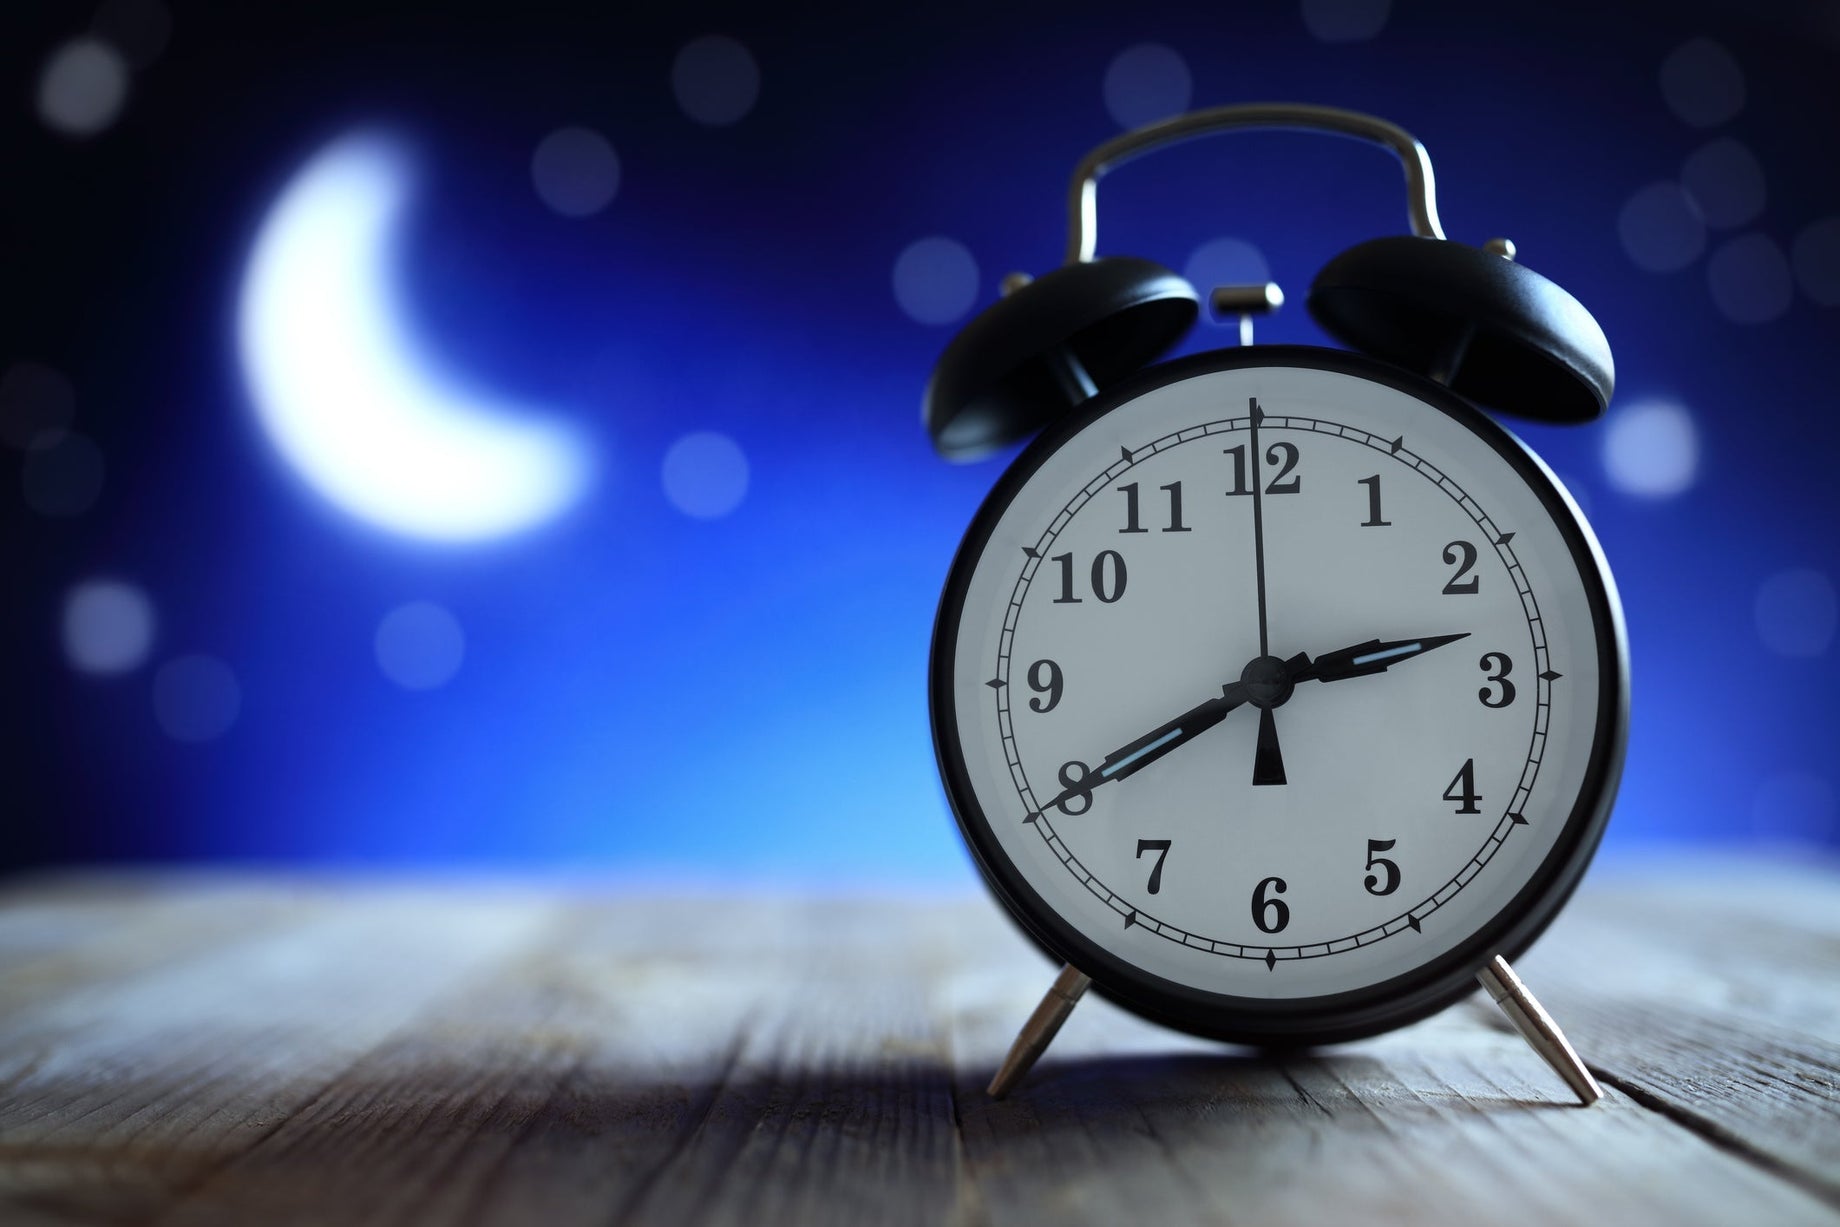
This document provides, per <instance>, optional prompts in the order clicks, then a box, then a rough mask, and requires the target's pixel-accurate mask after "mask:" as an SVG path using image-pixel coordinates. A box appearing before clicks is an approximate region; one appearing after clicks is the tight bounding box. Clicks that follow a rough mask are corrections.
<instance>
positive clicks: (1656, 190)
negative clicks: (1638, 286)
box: [1616, 182, 1706, 273]
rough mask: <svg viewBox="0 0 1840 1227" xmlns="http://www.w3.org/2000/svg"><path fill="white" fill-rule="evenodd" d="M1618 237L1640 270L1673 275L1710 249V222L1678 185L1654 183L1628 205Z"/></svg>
mask: <svg viewBox="0 0 1840 1227" xmlns="http://www.w3.org/2000/svg"><path fill="white" fill-rule="evenodd" d="M1616 233H1617V237H1618V238H1619V239H1621V240H1622V242H1623V250H1624V251H1625V252H1627V253H1628V254H1629V258H1630V259H1631V260H1633V261H1635V265H1636V267H1637V268H1639V269H1642V270H1644V271H1646V272H1650V273H1671V272H1675V271H1677V270H1679V269H1683V268H1685V267H1686V266H1687V265H1689V264H1691V263H1693V261H1695V260H1697V259H1698V258H1699V254H1700V253H1701V252H1702V251H1704V250H1706V222H1705V220H1704V219H1703V218H1701V217H1700V215H1699V209H1698V207H1697V206H1695V205H1694V203H1693V199H1692V197H1690V196H1688V195H1687V193H1686V190H1685V189H1684V188H1682V187H1681V186H1680V185H1679V184H1678V183H1665V182H1664V183H1651V184H1649V185H1648V186H1647V187H1645V188H1643V189H1642V190H1641V191H1639V192H1637V193H1636V194H1635V195H1633V196H1631V197H1630V198H1629V199H1628V200H1627V201H1625V202H1624V204H1623V208H1622V211H1621V212H1620V213H1618V214H1617V217H1616Z"/></svg>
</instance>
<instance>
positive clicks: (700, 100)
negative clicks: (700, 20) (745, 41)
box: [671, 34, 760, 128]
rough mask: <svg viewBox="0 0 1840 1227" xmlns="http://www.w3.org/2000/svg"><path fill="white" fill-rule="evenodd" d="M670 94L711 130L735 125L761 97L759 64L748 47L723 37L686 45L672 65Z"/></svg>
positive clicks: (698, 39)
mask: <svg viewBox="0 0 1840 1227" xmlns="http://www.w3.org/2000/svg"><path fill="white" fill-rule="evenodd" d="M671 92H672V93H674V94H676V95H677V105H678V106H680V107H682V108H683V109H684V114H685V115H688V116H689V117H690V118H691V119H694V120H695V121H696V122H697V123H699V124H707V125H709V126H710V127H712V128H720V127H724V126H726V125H728V124H732V123H735V122H736V121H738V120H740V119H741V118H742V117H744V116H745V115H746V114H747V113H748V112H749V111H751V110H753V109H754V103H755V102H756V101H758V100H759V98H760V65H759V64H757V63H755V61H754V56H753V53H751V52H750V51H749V50H748V49H747V48H746V47H744V46H742V45H741V44H740V43H738V42H736V41H735V40H734V39H732V38H728V37H726V36H725V35H721V34H709V35H705V36H704V37H702V38H697V39H692V40H691V41H690V42H688V43H686V44H684V48H683V50H681V51H679V52H678V53H677V59H676V60H675V61H673V62H672V64H671Z"/></svg>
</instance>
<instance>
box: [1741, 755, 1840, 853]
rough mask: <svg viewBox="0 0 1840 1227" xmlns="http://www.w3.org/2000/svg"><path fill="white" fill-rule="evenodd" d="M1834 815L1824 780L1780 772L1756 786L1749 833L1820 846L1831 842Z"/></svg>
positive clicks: (1831, 791)
mask: <svg viewBox="0 0 1840 1227" xmlns="http://www.w3.org/2000/svg"><path fill="white" fill-rule="evenodd" d="M1837 811H1840V806H1837V805H1836V802H1835V797H1834V786H1833V785H1832V784H1831V783H1829V782H1828V781H1827V780H1825V779H1823V778H1821V777H1820V776H1818V775H1815V774H1814V773H1812V772H1808V771H1783V772H1779V773H1777V774H1776V775H1772V776H1770V777H1769V778H1768V779H1766V780H1764V782H1763V783H1762V784H1761V785H1759V786H1758V788H1757V796H1756V799H1755V800H1754V801H1753V802H1752V804H1751V829H1752V831H1753V832H1754V833H1755V834H1757V835H1759V836H1762V837H1763V838H1765V839H1770V840H1784V841H1789V842H1794V843H1810V844H1816V843H1819V844H1824V843H1826V842H1828V841H1829V840H1831V839H1832V838H1833V835H1834V832H1835V827H1836V817H1837V816H1840V814H1837Z"/></svg>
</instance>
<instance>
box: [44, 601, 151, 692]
mask: <svg viewBox="0 0 1840 1227" xmlns="http://www.w3.org/2000/svg"><path fill="white" fill-rule="evenodd" d="M153 632H154V616H153V602H152V601H150V600H148V599H147V594H146V593H145V592H142V591H141V590H140V589H139V588H137V587H135V586H134V585H133V584H128V583H123V582H122V581H120V580H113V579H91V580H85V581H84V582H82V583H80V584H78V585H77V586H76V587H74V588H72V589H71V590H70V593H69V595H68V596H66V597H65V598H64V619H63V638H64V656H65V659H67V660H68V661H69V662H70V667H71V668H73V669H75V670H76V671H77V672H79V673H93V674H98V675H108V674H115V673H127V672H129V671H130V670H133V669H138V668H140V667H141V665H142V664H144V663H145V662H146V660H147V653H148V652H149V651H151V650H152V648H153Z"/></svg>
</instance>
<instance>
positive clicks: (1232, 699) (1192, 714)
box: [1038, 682, 1251, 812]
mask: <svg viewBox="0 0 1840 1227" xmlns="http://www.w3.org/2000/svg"><path fill="white" fill-rule="evenodd" d="M1250 698H1251V688H1250V687H1249V686H1247V684H1246V683H1244V682H1234V683H1232V684H1231V685H1228V686H1223V687H1221V691H1220V697H1219V698H1217V699H1209V700H1207V701H1206V702H1205V703H1197V704H1195V706H1193V707H1191V708H1189V709H1188V710H1187V711H1185V712H1183V713H1182V714H1181V715H1179V716H1177V717H1176V718H1175V719H1173V720H1166V721H1164V722H1163V723H1162V724H1159V725H1158V726H1157V727H1155V728H1153V729H1151V730H1150V731H1149V732H1148V733H1145V734H1144V735H1143V736H1142V737H1139V738H1137V739H1136V740H1135V741H1132V742H1129V743H1127V744H1125V745H1122V746H1120V747H1118V748H1117V749H1116V750H1113V751H1112V752H1111V753H1110V754H1107V755H1106V756H1105V759H1104V761H1102V762H1101V763H1100V764H1099V766H1098V767H1097V768H1096V769H1094V770H1092V771H1089V772H1087V773H1086V778H1085V779H1083V780H1081V781H1080V782H1079V783H1078V784H1077V785H1073V786H1070V787H1068V788H1066V789H1064V790H1062V792H1061V794H1060V795H1059V796H1057V797H1053V798H1051V799H1049V800H1048V801H1045V802H1043V803H1042V806H1041V811H1046V810H1051V809H1053V808H1054V807H1055V806H1057V805H1060V804H1062V803H1063V802H1066V801H1070V800H1072V799H1073V798H1074V797H1079V796H1086V795H1090V794H1091V793H1092V791H1093V789H1095V788H1097V787H1098V786H1099V785H1101V784H1108V783H1110V782H1111V781H1113V780H1122V779H1124V778H1126V777H1127V776H1133V775H1136V774H1137V773H1138V772H1139V771H1142V770H1143V769H1144V768H1145V767H1148V766H1149V765H1150V764H1151V763H1154V762H1155V761H1156V760H1157V759H1159V758H1161V757H1163V756H1164V755H1165V754H1168V753H1169V752H1170V751H1171V750H1174V749H1175V748H1176V747H1177V746H1183V745H1187V744H1188V743H1189V742H1190V741H1193V740H1194V739H1195V738H1196V737H1198V736H1200V735H1201V734H1202V733H1205V732H1207V730H1209V729H1211V728H1213V727H1214V726H1215V725H1216V724H1219V723H1220V722H1221V721H1222V720H1225V719H1226V718H1227V714H1228V713H1229V712H1231V711H1232V710H1233V709H1234V708H1236V707H1239V706H1240V705H1241V704H1244V703H1246V702H1248V701H1249V700H1250ZM1041 811H1038V812H1041Z"/></svg>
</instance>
